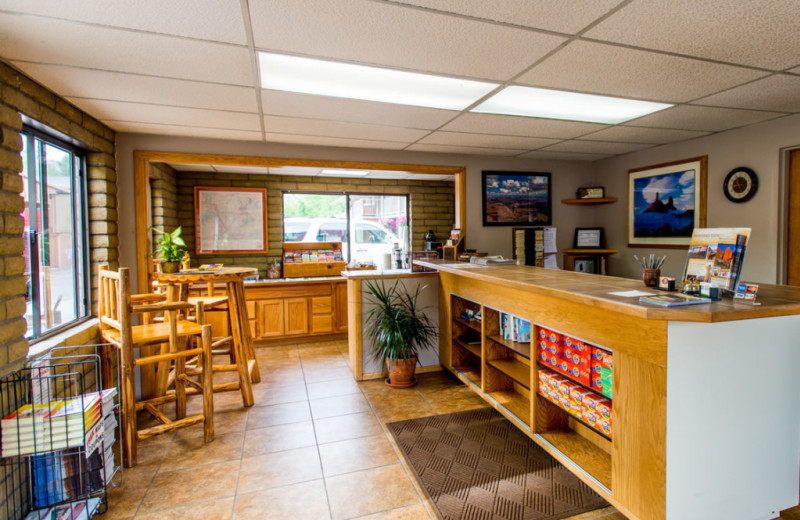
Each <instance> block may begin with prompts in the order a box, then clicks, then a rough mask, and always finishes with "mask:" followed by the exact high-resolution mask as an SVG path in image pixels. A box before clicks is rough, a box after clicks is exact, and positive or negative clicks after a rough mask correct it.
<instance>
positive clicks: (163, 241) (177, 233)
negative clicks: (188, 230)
mask: <svg viewBox="0 0 800 520" xmlns="http://www.w3.org/2000/svg"><path fill="white" fill-rule="evenodd" d="M153 230H154V231H155V232H156V233H159V234H160V236H159V237H158V239H157V240H156V244H157V245H158V251H157V253H158V256H159V258H161V272H162V273H177V272H178V271H180V268H181V260H182V259H183V256H184V255H185V254H186V249H184V247H185V246H186V242H184V241H183V238H181V226H178V227H177V228H175V230H174V231H173V232H172V233H169V232H167V231H163V230H161V229H157V228H153Z"/></svg>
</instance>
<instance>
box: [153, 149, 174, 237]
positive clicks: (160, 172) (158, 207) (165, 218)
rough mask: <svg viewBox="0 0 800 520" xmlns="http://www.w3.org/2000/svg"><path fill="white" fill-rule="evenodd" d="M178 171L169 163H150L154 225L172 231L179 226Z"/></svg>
mask: <svg viewBox="0 0 800 520" xmlns="http://www.w3.org/2000/svg"><path fill="white" fill-rule="evenodd" d="M176 182H177V179H176V172H175V170H173V169H172V168H171V167H170V166H169V165H168V164H164V163H151V165H150V204H151V207H152V208H153V211H152V219H153V227H156V228H159V229H163V230H166V231H172V230H173V229H175V228H176V227H178V225H179V223H178V186H177V184H176Z"/></svg>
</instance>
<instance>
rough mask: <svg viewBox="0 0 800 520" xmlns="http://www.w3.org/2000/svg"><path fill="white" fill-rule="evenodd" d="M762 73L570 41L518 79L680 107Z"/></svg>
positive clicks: (537, 85)
mask: <svg viewBox="0 0 800 520" xmlns="http://www.w3.org/2000/svg"><path fill="white" fill-rule="evenodd" d="M765 75H766V73H763V72H759V71H754V70H752V69H745V68H742V67H734V66H731V65H720V64H717V63H710V62H707V61H701V60H695V59H689V58H679V57H676V56H667V55H665V54H659V53H653V52H648V51H642V50H636V49H628V48H625V47H618V46H614V45H607V44H603V43H594V42H585V41H575V42H572V43H570V44H569V45H567V46H565V47H564V48H563V49H561V50H559V51H558V52H556V53H555V54H553V55H552V56H550V57H548V58H547V59H546V60H544V61H543V62H542V63H540V64H539V65H537V66H536V67H534V68H533V69H531V70H530V71H528V72H526V73H525V74H523V75H522V76H520V77H519V78H518V79H517V80H516V82H517V83H522V84H525V85H532V86H536V87H545V88H555V89H563V90H571V91H580V92H588V93H592V94H604V95H608V96H615V97H630V98H635V99H644V100H649V101H661V102H668V103H676V102H686V101H690V100H692V99H696V98H698V97H701V96H706V95H708V94H711V93H716V92H719V91H720V90H724V89H727V88H730V87H733V86H736V85H740V84H742V83H744V82H746V81H751V80H753V79H756V78H759V77H762V76H765Z"/></svg>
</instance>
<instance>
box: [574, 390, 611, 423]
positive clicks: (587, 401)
mask: <svg viewBox="0 0 800 520" xmlns="http://www.w3.org/2000/svg"><path fill="white" fill-rule="evenodd" d="M602 399H605V400H606V401H608V399H606V398H605V397H603V396H601V395H598V394H596V393H594V392H592V393H590V394H588V395H585V396H583V401H582V402H581V406H582V407H584V408H585V409H586V410H587V411H589V412H592V413H597V404H598V403H599V402H600V401H601V400H602ZM592 424H594V423H592Z"/></svg>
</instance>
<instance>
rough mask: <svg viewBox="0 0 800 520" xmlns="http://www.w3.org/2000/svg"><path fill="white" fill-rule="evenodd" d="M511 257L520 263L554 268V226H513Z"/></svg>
mask: <svg viewBox="0 0 800 520" xmlns="http://www.w3.org/2000/svg"><path fill="white" fill-rule="evenodd" d="M512 242H513V243H512V251H513V258H516V259H517V260H519V263H520V264H521V265H531V266H535V267H546V268H556V267H557V266H556V264H555V254H556V253H557V252H558V249H557V248H556V228H555V227H536V228H513V230H512Z"/></svg>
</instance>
